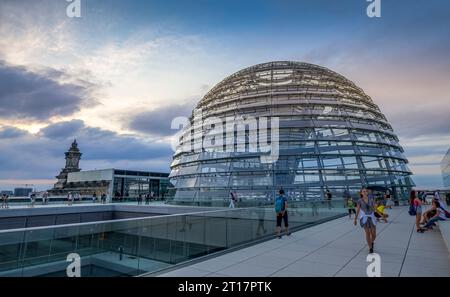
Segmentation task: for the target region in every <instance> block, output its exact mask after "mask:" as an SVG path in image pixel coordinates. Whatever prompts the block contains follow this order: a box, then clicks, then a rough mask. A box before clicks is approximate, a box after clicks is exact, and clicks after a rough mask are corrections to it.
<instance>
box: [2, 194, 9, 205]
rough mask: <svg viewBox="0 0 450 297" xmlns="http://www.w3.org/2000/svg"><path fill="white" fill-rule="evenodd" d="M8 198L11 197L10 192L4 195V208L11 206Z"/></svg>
mask: <svg viewBox="0 0 450 297" xmlns="http://www.w3.org/2000/svg"><path fill="white" fill-rule="evenodd" d="M8 199H9V195H8V194H3V195H2V200H3V201H2V208H9V206H8Z"/></svg>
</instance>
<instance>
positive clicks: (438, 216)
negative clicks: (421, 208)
mask: <svg viewBox="0 0 450 297" xmlns="http://www.w3.org/2000/svg"><path fill="white" fill-rule="evenodd" d="M431 209H432V210H433V211H434V212H433V213H434V216H433V217H431V218H430V219H429V221H428V222H427V223H426V224H425V226H424V228H425V229H427V230H432V229H433V226H436V222H437V221H446V220H447V217H446V216H445V211H444V210H443V209H442V208H441V204H440V203H439V201H437V200H436V199H435V200H433V203H432V205H431Z"/></svg>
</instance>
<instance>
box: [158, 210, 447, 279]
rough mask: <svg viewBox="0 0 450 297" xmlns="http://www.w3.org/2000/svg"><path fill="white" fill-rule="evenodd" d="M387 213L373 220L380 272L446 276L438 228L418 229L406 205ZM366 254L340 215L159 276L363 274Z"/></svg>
mask: <svg viewBox="0 0 450 297" xmlns="http://www.w3.org/2000/svg"><path fill="white" fill-rule="evenodd" d="M388 213H389V215H390V221H389V223H387V224H384V223H379V224H378V225H377V232H378V238H377V239H376V241H375V253H378V254H379V255H380V257H381V276H384V277H398V276H428V277H432V276H450V258H449V251H448V250H447V247H446V245H445V243H444V241H443V239H442V236H441V233H440V231H439V230H438V229H437V228H435V229H434V230H432V231H428V232H425V233H423V234H420V233H417V232H416V230H415V223H414V218H413V217H411V216H409V214H408V208H407V207H397V208H394V209H392V210H388ZM367 255H368V248H367V245H366V242H365V236H364V231H363V229H362V228H361V227H359V225H358V226H354V225H353V219H352V220H350V219H349V218H348V217H344V218H340V219H336V220H333V221H330V222H327V223H324V224H321V225H317V226H314V227H311V228H308V229H304V230H301V231H298V232H295V233H293V234H292V235H291V236H290V237H286V236H284V237H283V238H282V239H276V238H274V239H273V240H270V241H266V242H264V243H261V244H257V245H254V246H251V247H248V248H244V249H241V250H238V251H234V252H231V253H227V254H224V255H221V256H218V257H215V258H212V259H208V260H205V261H203V262H199V263H195V264H192V265H190V266H187V267H183V268H179V269H176V270H172V271H170V272H166V273H163V274H160V275H159V276H167V277H172V276H173V277H175V276H177V277H193V276H201V277H203V276H206V277H214V276H217V277H252V276H253V277H277V276H286V277H289V276H294V277H301V276H305V277H314V276H315V277H317V276H324V277H332V276H337V277H339V276H350V277H352V276H353V277H365V276H367V274H366V269H367V266H368V265H369V262H367V261H366V257H367Z"/></svg>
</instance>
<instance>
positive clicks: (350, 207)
mask: <svg viewBox="0 0 450 297" xmlns="http://www.w3.org/2000/svg"><path fill="white" fill-rule="evenodd" d="M346 206H347V209H348V218H349V219H351V218H352V213H353V214H355V217H356V210H355V206H356V205H355V201H353V198H352V197H347V205H346Z"/></svg>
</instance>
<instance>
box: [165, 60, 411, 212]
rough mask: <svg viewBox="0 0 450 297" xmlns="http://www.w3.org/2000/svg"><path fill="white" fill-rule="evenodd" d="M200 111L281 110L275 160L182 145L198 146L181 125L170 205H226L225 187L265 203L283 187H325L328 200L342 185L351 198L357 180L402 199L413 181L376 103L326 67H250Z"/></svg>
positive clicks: (312, 195)
mask: <svg viewBox="0 0 450 297" xmlns="http://www.w3.org/2000/svg"><path fill="white" fill-rule="evenodd" d="M196 109H201V110H202V114H203V120H206V119H208V118H210V117H216V118H220V119H223V121H225V119H226V118H227V117H228V118H230V117H231V118H233V117H239V116H244V117H245V116H252V117H255V118H258V117H262V116H265V117H269V118H273V117H277V118H278V119H279V157H278V160H277V161H276V162H274V163H263V162H261V159H260V158H259V157H260V155H261V154H258V153H255V152H242V151H235V152H224V151H223V150H222V147H221V146H220V147H217V150H215V151H214V152H211V151H205V150H200V151H199V150H198V149H197V150H195V149H192V150H191V149H187V150H186V149H185V148H186V146H189V147H190V148H192V147H194V145H195V144H194V140H191V139H193V135H194V125H191V126H188V127H185V129H184V130H183V132H182V133H181V137H180V144H179V146H178V149H177V151H176V152H175V154H174V156H173V162H172V164H171V169H172V172H171V174H170V179H171V182H172V184H173V185H174V189H175V191H176V192H175V194H174V196H173V197H172V201H171V202H172V203H177V204H184V203H185V204H197V205H222V204H223V202H224V200H225V201H226V200H227V199H228V197H229V195H230V191H236V193H237V194H238V197H240V198H241V199H242V200H243V201H254V200H260V201H268V200H270V199H273V197H274V196H275V193H276V192H277V191H278V190H279V189H280V188H283V189H284V190H285V192H286V193H287V195H288V197H289V198H292V199H321V198H323V197H324V192H325V191H326V189H329V190H330V191H331V192H332V193H333V194H334V197H342V195H343V193H344V192H345V191H349V192H350V193H352V194H353V196H355V193H356V192H357V191H358V190H359V189H360V188H361V187H362V186H379V187H385V188H388V189H390V190H391V194H392V195H393V196H394V197H395V198H397V199H399V198H400V199H401V198H403V197H404V195H405V193H406V192H407V191H408V190H409V189H410V188H411V187H412V186H413V182H412V180H411V177H410V176H411V171H410V170H409V169H408V167H407V163H408V161H407V159H406V158H405V156H404V155H403V149H402V147H401V146H400V145H399V141H398V138H397V136H396V135H395V134H394V132H393V129H392V127H391V125H390V124H389V123H388V121H387V119H386V117H385V116H384V115H383V114H382V113H381V111H380V109H379V108H378V106H377V105H376V104H375V103H374V102H373V101H372V99H371V98H370V97H369V96H368V95H366V94H365V93H364V91H363V90H362V89H361V88H359V87H357V86H356V85H355V84H354V83H353V82H351V81H350V80H348V79H346V78H345V77H343V76H342V75H340V74H338V73H336V72H333V71H331V70H329V69H327V68H324V67H320V66H317V65H312V64H308V63H300V62H289V61H280V62H270V63H264V64H259V65H255V66H252V67H249V68H246V69H243V70H241V71H239V72H236V73H235V74H233V75H231V76H229V77H227V78H225V79H224V80H223V81H221V82H220V83H219V84H217V85H216V86H215V87H213V88H212V89H211V90H210V91H209V92H208V93H207V94H206V95H205V96H204V98H203V99H202V100H201V101H200V102H199V103H198V105H197V107H196ZM193 121H194V119H193V116H192V117H191V122H193ZM205 129H207V128H205V127H203V130H202V129H200V131H195V133H200V132H202V133H203V134H204V133H206V132H207V131H205ZM249 129H251V128H249ZM197 130H198V129H197ZM224 135H225V134H224ZM198 139H200V141H201V139H202V138H201V137H200V138H198ZM246 141H248V138H246ZM181 148H184V149H181Z"/></svg>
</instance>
